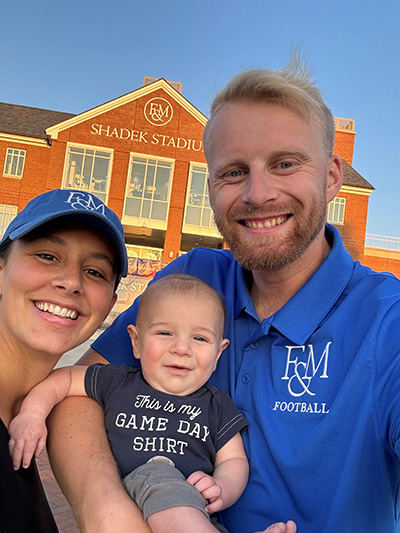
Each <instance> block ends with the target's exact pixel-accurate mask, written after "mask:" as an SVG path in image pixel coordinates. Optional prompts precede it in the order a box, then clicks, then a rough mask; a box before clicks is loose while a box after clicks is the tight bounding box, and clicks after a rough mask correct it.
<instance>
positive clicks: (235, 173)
mask: <svg viewBox="0 0 400 533" xmlns="http://www.w3.org/2000/svg"><path fill="white" fill-rule="evenodd" d="M242 175H243V172H242V171H241V170H238V169H235V170H231V171H230V172H228V176H230V177H231V178H240V176H242Z"/></svg>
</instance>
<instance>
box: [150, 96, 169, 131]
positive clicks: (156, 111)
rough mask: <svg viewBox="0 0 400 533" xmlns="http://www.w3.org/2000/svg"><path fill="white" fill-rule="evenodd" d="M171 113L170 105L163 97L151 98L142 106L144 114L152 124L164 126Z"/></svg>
mask: <svg viewBox="0 0 400 533" xmlns="http://www.w3.org/2000/svg"><path fill="white" fill-rule="evenodd" d="M173 114H174V111H173V109H172V105H171V104H170V103H169V102H168V100H165V98H152V99H151V100H149V101H148V102H147V104H146V105H145V106H144V116H145V117H146V120H147V121H148V122H150V124H153V126H165V125H166V124H168V123H169V122H170V121H171V119H172V117H173Z"/></svg>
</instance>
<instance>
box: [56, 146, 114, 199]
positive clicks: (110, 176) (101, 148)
mask: <svg viewBox="0 0 400 533" xmlns="http://www.w3.org/2000/svg"><path fill="white" fill-rule="evenodd" d="M70 148H83V149H85V150H86V149H88V150H94V152H96V151H97V152H107V153H109V154H110V164H109V168H108V176H107V183H106V191H105V196H106V197H105V200H104V203H105V204H106V205H107V204H108V193H109V192H110V185H111V179H112V171H113V164H114V149H113V148H103V147H101V146H92V145H91V144H80V143H74V142H68V143H67V147H66V150H65V156H64V168H63V173H62V176H61V187H63V188H65V189H66V190H69V187H65V185H64V178H65V176H66V173H67V155H69V153H70V152H69V149H70ZM90 193H91V194H96V192H95V191H90Z"/></svg>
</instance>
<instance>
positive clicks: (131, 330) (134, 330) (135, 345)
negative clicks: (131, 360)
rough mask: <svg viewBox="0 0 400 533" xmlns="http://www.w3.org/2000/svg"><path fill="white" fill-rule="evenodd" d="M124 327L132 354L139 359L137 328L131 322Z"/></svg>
mask: <svg viewBox="0 0 400 533" xmlns="http://www.w3.org/2000/svg"><path fill="white" fill-rule="evenodd" d="M126 329H127V330H128V333H129V336H130V338H131V343H132V348H133V355H134V356H135V357H136V359H140V352H139V334H138V330H137V328H136V326H134V325H133V324H129V326H128V327H127V328H126Z"/></svg>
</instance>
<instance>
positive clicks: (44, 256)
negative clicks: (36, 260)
mask: <svg viewBox="0 0 400 533" xmlns="http://www.w3.org/2000/svg"><path fill="white" fill-rule="evenodd" d="M37 255H38V257H40V258H41V259H45V260H46V261H57V259H56V258H55V257H54V255H52V254H37Z"/></svg>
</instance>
